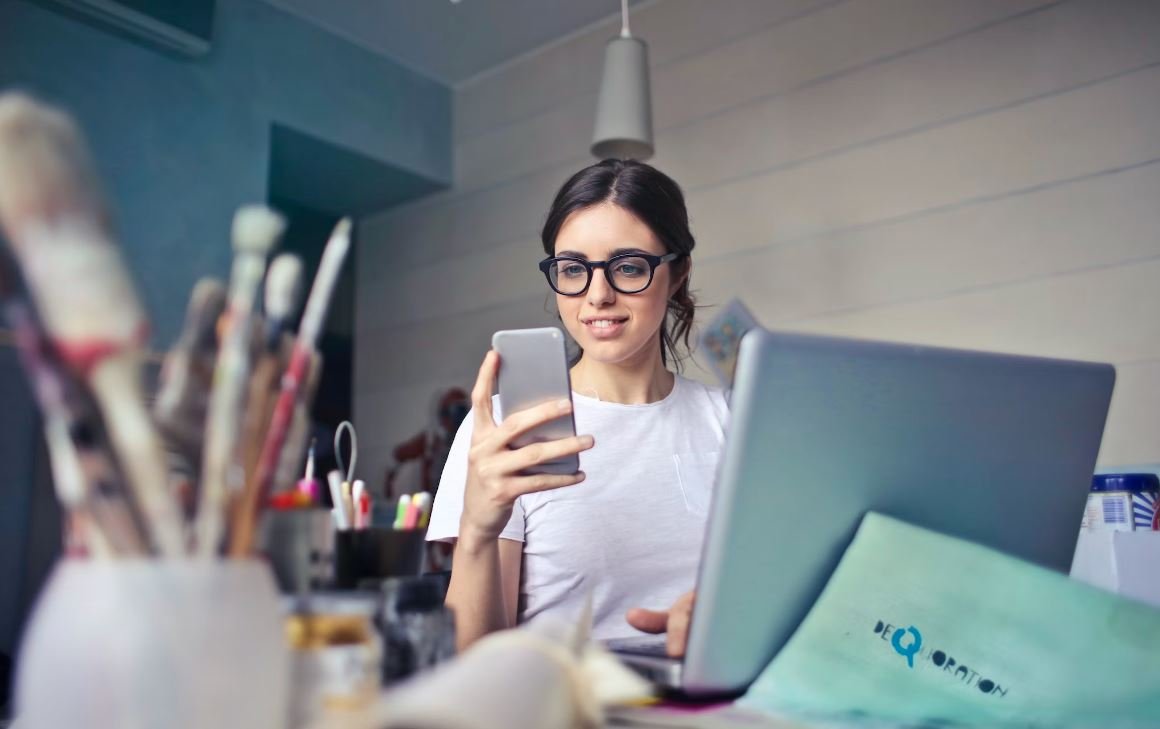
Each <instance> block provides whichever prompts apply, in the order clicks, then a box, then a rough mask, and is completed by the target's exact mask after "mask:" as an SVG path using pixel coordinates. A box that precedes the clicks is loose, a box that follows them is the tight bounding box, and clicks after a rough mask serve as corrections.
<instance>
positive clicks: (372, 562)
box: [334, 527, 426, 590]
mask: <svg viewBox="0 0 1160 729" xmlns="http://www.w3.org/2000/svg"><path fill="white" fill-rule="evenodd" d="M334 548H335V549H334V585H335V587H337V588H339V589H340V590H350V589H354V588H357V587H360V583H366V582H374V583H375V585H374V589H376V590H377V589H378V583H380V582H382V580H383V579H384V578H387V577H408V576H414V575H418V574H419V571H420V570H421V569H422V568H423V556H424V554H426V551H425V548H426V542H425V541H424V533H423V530H421V529H407V530H402V529H380V528H377V527H372V528H370V529H349V530H344V531H340V532H338V533H337V534H335V538H334Z"/></svg>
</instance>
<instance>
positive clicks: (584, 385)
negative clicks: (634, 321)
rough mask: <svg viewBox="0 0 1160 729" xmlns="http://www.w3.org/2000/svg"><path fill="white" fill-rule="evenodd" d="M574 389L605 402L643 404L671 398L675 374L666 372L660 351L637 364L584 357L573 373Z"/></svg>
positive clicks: (636, 362)
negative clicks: (598, 360)
mask: <svg viewBox="0 0 1160 729" xmlns="http://www.w3.org/2000/svg"><path fill="white" fill-rule="evenodd" d="M571 375H572V389H573V390H575V391H576V392H578V393H580V394H581V395H587V396H589V397H594V398H596V399H597V400H603V401H605V402H616V403H622V404H625V405H643V404H647V403H652V402H658V401H660V400H663V399H665V398H666V397H668V394H669V393H670V392H672V390H673V384H674V382H675V375H673V373H672V372H669V371H668V370H667V369H665V366H664V363H663V362H661V353H660V350H659V349H657V350H654V351H653V356H646V357H643V358H641V359H639V360H636V361H626V362H616V363H607V362H597V361H595V360H591V359H588V358H587V357H581V358H580V361H579V362H577V363H576V366H574V367H573V368H572V370H571Z"/></svg>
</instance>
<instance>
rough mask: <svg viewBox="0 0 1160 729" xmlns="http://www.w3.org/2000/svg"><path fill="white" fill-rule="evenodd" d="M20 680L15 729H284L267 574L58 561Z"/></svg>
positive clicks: (282, 660) (254, 569)
mask: <svg viewBox="0 0 1160 729" xmlns="http://www.w3.org/2000/svg"><path fill="white" fill-rule="evenodd" d="M19 655H20V658H19V665H18V667H17V676H16V720H17V724H16V726H18V727H20V729H63V728H64V727H87V728H88V729H137V728H140V729H154V728H156V729H162V728H164V729H229V728H231V727H239V729H241V728H243V727H244V728H245V729H284V728H285V727H286V726H287V707H288V690H289V684H288V681H289V675H290V674H289V656H288V651H287V648H286V640H285V632H284V628H283V618H282V613H281V610H280V607H279V599H278V593H277V591H276V589H275V586H274V581H273V579H272V578H271V576H270V571H269V569H268V567H267V566H266V564H265V563H263V562H257V561H216V560H215V561H195V560H188V561H184V560H144V559H141V560H118V561H113V560H110V561H80V560H62V561H61V562H60V563H59V564H58V565H57V567H56V569H55V571H54V572H53V574H52V577H51V578H50V579H49V581H48V584H47V585H46V586H45V589H44V591H43V592H42V593H41V595H40V598H39V600H38V603H37V605H36V610H35V612H34V613H33V617H32V619H31V621H30V622H29V625H28V629H27V631H26V633H25V637H24V641H23V644H22V646H21V651H20V654H19Z"/></svg>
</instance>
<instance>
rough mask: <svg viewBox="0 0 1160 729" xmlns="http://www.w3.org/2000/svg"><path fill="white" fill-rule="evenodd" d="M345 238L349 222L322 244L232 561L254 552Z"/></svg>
mask: <svg viewBox="0 0 1160 729" xmlns="http://www.w3.org/2000/svg"><path fill="white" fill-rule="evenodd" d="M350 232H351V221H350V218H343V219H342V220H340V221H338V225H336V226H335V228H334V231H333V232H332V233H331V235H330V239H329V240H328V241H327V243H326V249H325V250H324V251H323V252H322V261H321V262H320V263H319V264H318V274H317V275H316V276H315V277H314V284H313V286H311V288H310V296H309V297H308V298H307V299H306V309H305V311H304V312H303V314H302V324H301V325H300V326H299V328H298V337H297V339H295V340H294V349H293V350H291V352H290V363H289V364H288V365H287V366H286V372H285V374H283V376H282V384H281V390H280V391H279V393H278V401H277V402H276V403H275V405H274V413H273V415H272V416H271V418H270V428H269V430H268V431H267V433H266V442H265V443H264V444H263V446H262V454H261V456H260V457H259V458H258V465H257V468H256V469H255V474H254V478H253V479H252V480H251V482H250V483H247V484H246V490H245V493H244V494H243V498H242V500H241V510H240V512H239V515H238V520H237V525H238V527H239V529H238V530H237V531H236V532H235V534H234V535H233V536H232V538H231V541H230V550H229V553H230V556H232V557H238V558H240V557H245V556H247V555H249V553H250V550H251V549H252V547H253V540H254V530H255V528H256V526H257V525H256V521H257V518H258V514H259V512H260V510H261V507H262V504H263V502H264V501H265V500H266V498H268V497H269V495H270V491H271V489H272V488H273V484H274V480H275V478H276V476H277V471H278V465H279V462H280V461H281V459H282V455H283V454H282V451H283V448H284V446H285V444H286V436H287V433H288V431H289V430H290V426H291V425H292V422H293V419H294V411H295V407H296V406H297V403H298V400H299V390H300V389H301V388H302V386H303V383H304V381H305V378H306V376H307V375H308V374H309V370H310V365H311V361H312V359H313V358H314V356H315V349H314V348H315V344H316V343H317V341H318V335H319V333H320V332H321V331H322V325H323V323H324V322H325V320H326V310H327V307H329V305H330V299H331V297H332V296H333V294H334V287H335V285H336V284H337V283H338V274H339V273H341V271H342V264H343V262H344V261H345V260H346V254H347V252H348V251H349V250H350Z"/></svg>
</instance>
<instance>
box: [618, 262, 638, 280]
mask: <svg viewBox="0 0 1160 729" xmlns="http://www.w3.org/2000/svg"><path fill="white" fill-rule="evenodd" d="M616 273H617V275H620V276H630V277H631V276H643V275H645V267H644V266H642V265H640V264H639V263H636V262H632V261H624V262H621V263H618V264H616Z"/></svg>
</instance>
